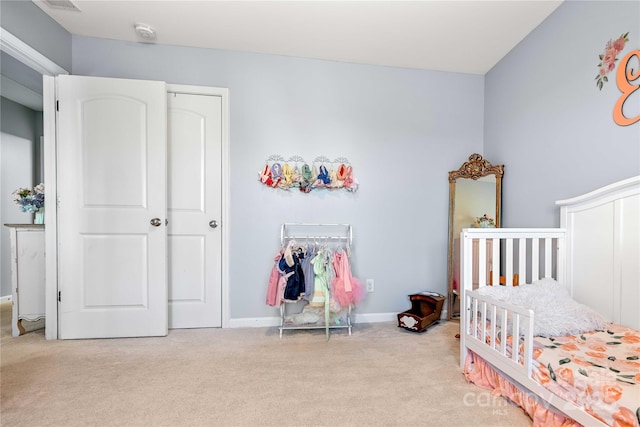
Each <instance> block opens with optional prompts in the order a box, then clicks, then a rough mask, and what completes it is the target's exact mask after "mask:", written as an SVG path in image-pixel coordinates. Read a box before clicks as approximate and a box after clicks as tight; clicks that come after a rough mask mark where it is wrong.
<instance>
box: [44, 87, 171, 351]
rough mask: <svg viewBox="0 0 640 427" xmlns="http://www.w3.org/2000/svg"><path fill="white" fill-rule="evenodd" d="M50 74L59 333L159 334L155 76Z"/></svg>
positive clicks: (162, 293)
mask: <svg viewBox="0 0 640 427" xmlns="http://www.w3.org/2000/svg"><path fill="white" fill-rule="evenodd" d="M56 80H57V95H58V97H57V99H58V112H57V124H58V138H57V141H58V145H57V148H58V153H57V185H58V193H57V196H58V200H57V203H58V215H57V217H58V224H57V225H58V289H59V291H60V294H59V301H60V302H59V307H58V310H59V311H58V313H59V315H58V321H59V325H58V328H59V334H58V335H59V338H63V339H70V338H107V337H138V336H163V335H166V334H167V327H168V316H167V262H166V261H167V231H166V222H165V221H166V218H167V216H166V212H167V183H166V173H167V172H166V169H167V154H166V153H167V148H166V147H167V145H166V132H167V124H166V121H167V119H166V117H167V101H166V86H165V83H164V82H157V81H142V80H126V79H111V78H100V77H84V76H59V77H57V78H56Z"/></svg>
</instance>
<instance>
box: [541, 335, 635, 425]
mask: <svg viewBox="0 0 640 427" xmlns="http://www.w3.org/2000/svg"><path fill="white" fill-rule="evenodd" d="M534 342H535V343H534V351H533V358H534V367H535V372H534V374H533V375H534V379H535V380H536V381H538V382H539V383H541V384H542V385H543V386H544V387H546V388H547V389H549V390H551V391H553V392H554V393H555V394H557V395H559V396H561V397H563V398H564V399H565V400H568V401H571V402H574V403H576V404H578V405H579V406H580V407H582V408H584V410H585V411H586V412H587V413H589V414H590V415H592V416H593V417H594V418H597V419H599V420H601V421H602V422H604V423H606V424H608V425H611V426H634V427H638V426H639V425H640V420H639V417H640V331H637V330H634V329H630V328H626V327H624V326H620V325H615V324H611V325H609V327H608V328H607V330H603V331H593V332H585V333H582V334H578V335H569V336H565V337H555V338H545V337H535V339H534Z"/></svg>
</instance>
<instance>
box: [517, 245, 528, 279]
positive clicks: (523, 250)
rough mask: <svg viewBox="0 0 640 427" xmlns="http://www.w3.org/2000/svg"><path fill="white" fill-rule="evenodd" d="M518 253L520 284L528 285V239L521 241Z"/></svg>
mask: <svg viewBox="0 0 640 427" xmlns="http://www.w3.org/2000/svg"><path fill="white" fill-rule="evenodd" d="M518 251H519V254H518V263H519V264H518V283H527V282H526V279H527V239H524V238H522V239H519V241H518Z"/></svg>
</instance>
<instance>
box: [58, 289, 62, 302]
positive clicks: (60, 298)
mask: <svg viewBox="0 0 640 427" xmlns="http://www.w3.org/2000/svg"><path fill="white" fill-rule="evenodd" d="M58 302H62V292H61V291H58Z"/></svg>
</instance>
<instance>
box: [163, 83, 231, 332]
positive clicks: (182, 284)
mask: <svg viewBox="0 0 640 427" xmlns="http://www.w3.org/2000/svg"><path fill="white" fill-rule="evenodd" d="M168 108H169V109H168V124H169V126H168V129H169V138H168V141H169V142H168V144H169V202H168V209H169V226H168V233H169V236H168V238H169V328H202V327H219V326H221V324H222V315H221V307H222V303H221V300H222V286H221V283H222V280H221V277H222V276H221V265H222V264H221V242H222V241H221V225H220V218H221V215H222V190H221V188H222V187H221V178H222V175H221V167H222V157H221V156H222V154H221V150H222V100H221V97H219V96H209V95H193V94H185V93H171V92H170V93H169V95H168Z"/></svg>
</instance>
